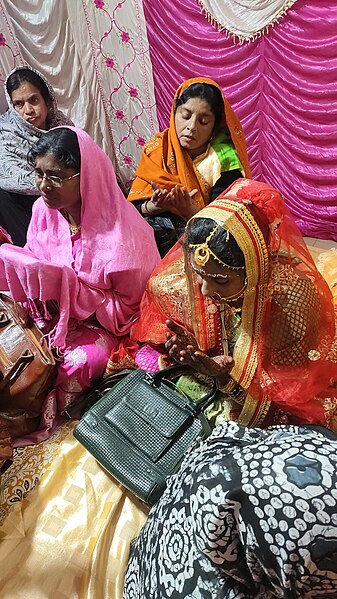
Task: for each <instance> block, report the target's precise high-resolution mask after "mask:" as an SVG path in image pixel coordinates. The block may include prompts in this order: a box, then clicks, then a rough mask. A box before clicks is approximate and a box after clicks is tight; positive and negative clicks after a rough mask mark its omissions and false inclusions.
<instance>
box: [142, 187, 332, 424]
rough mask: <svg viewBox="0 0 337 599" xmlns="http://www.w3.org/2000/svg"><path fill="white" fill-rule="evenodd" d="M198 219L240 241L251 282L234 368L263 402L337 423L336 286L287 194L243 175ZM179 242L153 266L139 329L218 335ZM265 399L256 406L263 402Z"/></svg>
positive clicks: (236, 377)
mask: <svg viewBox="0 0 337 599" xmlns="http://www.w3.org/2000/svg"><path fill="white" fill-rule="evenodd" d="M194 218H212V219H213V220H215V221H216V222H218V223H219V224H220V225H221V226H223V227H224V228H225V229H227V230H229V231H230V233H231V234H232V235H233V236H234V237H235V239H236V240H237V241H238V243H239V245H240V244H241V245H240V247H241V249H242V251H243V253H244V257H245V265H246V276H247V289H246V292H245V294H244V300H243V306H242V324H241V329H240V335H239V337H238V340H237V341H236V344H235V348H234V352H233V357H234V361H235V367H234V368H233V370H232V371H231V377H232V379H233V382H234V383H237V384H239V385H240V386H241V387H242V388H243V389H245V390H246V391H247V392H248V393H249V395H250V396H251V397H252V398H253V400H255V401H256V402H257V409H261V406H262V405H263V403H264V402H269V403H270V402H271V403H272V404H273V405H274V406H275V407H277V408H280V409H282V410H284V411H286V412H288V413H290V414H292V415H293V416H295V417H296V418H298V419H299V420H300V421H301V422H309V423H321V424H326V425H328V426H331V428H336V424H335V412H336V411H337V392H336V388H335V387H334V385H336V381H337V343H336V330H335V329H336V325H335V311H334V306H333V301H332V295H331V291H330V289H329V287H328V285H327V283H326V282H325V280H324V279H323V277H322V276H321V274H320V273H319V272H318V270H317V268H316V266H315V264H314V262H313V259H312V257H311V255H310V253H309V251H308V249H307V247H306V245H305V243H304V241H303V238H302V236H301V234H300V232H299V231H298V229H297V227H296V225H295V223H294V221H293V219H292V217H291V215H290V213H289V211H288V209H287V208H286V206H285V203H284V201H283V199H282V196H281V194H280V193H279V192H278V191H276V190H275V189H273V188H272V187H271V186H269V185H268V184H266V183H260V182H257V181H252V180H248V179H240V180H238V181H236V182H235V183H234V184H233V185H232V186H231V187H229V188H228V189H227V190H226V191H225V192H224V193H223V194H221V196H219V198H218V199H217V200H216V201H215V202H213V203H212V204H210V205H209V206H207V207H206V208H204V209H203V210H201V211H200V212H199V213H198V214H197V215H196V217H194ZM184 258H185V266H184V259H183V250H182V248H181V246H180V245H179V244H177V245H176V246H175V247H174V248H173V249H172V250H171V252H170V253H169V254H168V256H166V257H165V258H164V260H162V262H161V263H160V265H159V266H158V267H157V269H156V270H155V271H154V273H153V275H152V276H151V278H150V281H149V283H148V286H147V290H146V292H145V295H144V297H143V300H142V306H141V319H140V321H139V322H138V323H137V324H136V325H135V326H134V328H133V332H132V334H133V336H134V337H135V338H136V339H138V340H141V341H151V342H152V343H153V342H156V343H160V342H164V341H165V331H166V326H165V320H166V319H167V318H172V319H173V320H176V321H178V322H179V323H180V324H184V326H185V327H186V328H188V329H189V330H191V331H193V332H194V335H195V337H196V339H197V341H198V344H199V347H200V348H201V349H203V350H204V351H205V350H206V351H209V350H211V349H212V347H213V346H214V344H215V338H216V319H217V315H216V314H215V315H213V314H212V313H209V311H208V310H207V305H208V302H209V301H210V300H209V299H208V298H205V297H204V296H202V294H201V292H200V287H199V285H198V283H197V281H196V278H195V274H194V271H193V270H192V269H191V268H189V259H188V255H185V257H184ZM259 406H260V407H259Z"/></svg>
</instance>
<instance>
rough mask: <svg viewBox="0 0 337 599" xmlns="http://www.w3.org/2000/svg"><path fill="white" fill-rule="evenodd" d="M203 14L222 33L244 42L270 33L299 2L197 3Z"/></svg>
mask: <svg viewBox="0 0 337 599" xmlns="http://www.w3.org/2000/svg"><path fill="white" fill-rule="evenodd" d="M197 1H198V4H199V5H200V6H201V9H202V12H205V13H206V15H207V18H208V19H209V20H210V21H211V23H212V24H213V25H215V26H217V28H218V29H220V30H226V31H228V32H229V33H230V34H232V35H233V36H234V37H237V38H238V39H239V41H240V42H244V41H247V40H251V39H254V38H255V37H257V36H259V35H262V34H263V33H265V32H266V31H268V27H269V26H272V25H273V24H274V23H275V22H276V21H278V19H279V18H280V17H282V16H283V15H284V14H285V13H286V11H287V9H288V8H290V6H292V5H293V4H294V3H295V2H296V0H197Z"/></svg>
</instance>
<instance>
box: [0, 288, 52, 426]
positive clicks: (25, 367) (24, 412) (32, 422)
mask: <svg viewBox="0 0 337 599" xmlns="http://www.w3.org/2000/svg"><path fill="white" fill-rule="evenodd" d="M55 378H56V364H55V360H54V357H53V354H52V352H51V351H50V349H49V348H48V346H47V343H46V341H45V339H43V336H42V332H41V331H40V329H39V328H38V327H37V326H36V324H35V323H34V322H33V320H32V319H30V318H28V319H27V315H26V313H25V311H24V309H23V308H22V307H21V306H20V305H19V304H16V303H15V302H13V301H12V300H11V299H10V298H9V297H7V296H6V295H4V294H3V293H0V417H1V418H3V419H5V420H6V421H7V423H8V431H9V433H10V435H11V436H12V437H21V436H23V435H26V434H28V433H31V432H33V431H34V430H36V429H37V428H38V425H39V416H40V412H41V406H42V403H43V400H44V398H45V397H46V395H47V393H48V392H49V391H50V389H51V388H52V386H53V383H54V381H55Z"/></svg>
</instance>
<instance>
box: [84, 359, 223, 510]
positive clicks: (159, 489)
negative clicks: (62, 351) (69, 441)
mask: <svg viewBox="0 0 337 599" xmlns="http://www.w3.org/2000/svg"><path fill="white" fill-rule="evenodd" d="M124 372H125V371H124ZM184 372H186V369H184ZM178 374H182V368H181V366H179V365H177V366H173V367H170V368H166V369H164V370H161V371H159V372H157V373H155V374H153V375H150V374H147V373H146V372H144V370H134V371H126V372H125V374H124V377H123V378H122V380H120V379H121V376H123V372H122V373H118V375H111V376H110V377H108V378H107V379H106V381H105V383H104V382H103V383H101V385H100V389H99V390H97V388H96V389H95V390H93V392H92V393H93V398H94V399H93V401H95V400H96V401H97V399H98V396H100V399H98V401H97V403H95V404H94V405H93V406H92V407H91V408H90V409H89V410H88V412H86V413H85V414H84V416H83V417H82V418H81V420H80V421H79V423H78V424H77V426H76V427H75V429H74V436H75V437H76V439H78V441H80V442H81V443H82V445H84V446H85V447H86V448H87V449H88V451H89V452H90V453H91V454H92V455H93V456H94V457H95V458H96V459H97V460H98V461H99V462H100V463H101V464H102V466H103V467H104V468H105V469H106V470H107V471H108V472H109V473H110V474H112V475H113V476H114V478H116V479H117V480H118V481H119V482H121V483H122V484H123V485H124V486H125V487H127V488H128V489H129V490H130V491H132V492H133V493H134V494H135V495H136V496H137V497H139V498H140V499H141V500H142V501H144V502H146V503H149V504H150V505H153V504H154V503H155V502H156V501H157V500H158V499H159V497H160V496H161V495H162V493H163V491H164V489H165V486H166V482H165V481H166V477H167V476H169V475H170V474H173V473H174V472H176V470H177V469H178V468H179V465H180V462H181V460H182V459H183V457H184V455H185V452H186V451H187V449H188V448H189V446H190V445H191V443H193V441H194V440H195V439H196V438H198V437H202V438H205V437H207V436H208V435H209V434H210V432H211V429H210V426H209V424H208V422H207V419H206V417H205V415H204V413H203V410H204V409H205V408H206V407H207V406H208V405H209V404H210V403H212V402H213V401H214V398H215V395H216V391H215V390H212V391H211V392H210V393H208V394H207V395H206V396H204V397H203V398H202V399H201V400H199V401H197V402H196V401H192V400H191V399H190V398H188V397H187V396H182V395H180V394H178V392H177V391H176V390H175V385H174V384H173V383H172V381H171V380H170V379H171V377H172V376H174V377H176V376H178ZM116 376H117V377H118V379H119V382H117V383H115V380H116V379H115V377H116ZM104 385H105V387H104ZM88 399H89V403H90V398H88Z"/></svg>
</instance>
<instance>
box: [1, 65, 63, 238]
mask: <svg viewBox="0 0 337 599" xmlns="http://www.w3.org/2000/svg"><path fill="white" fill-rule="evenodd" d="M5 92H6V97H7V102H8V106H9V108H8V110H7V112H5V113H4V114H3V115H1V116H0V137H1V144H0V226H2V227H3V228H4V229H5V231H7V233H9V234H10V236H11V238H12V241H13V243H14V244H15V245H20V246H24V244H25V243H26V233H27V228H28V225H29V222H30V219H31V216H32V205H33V203H34V201H35V200H36V198H37V197H38V195H37V194H36V186H35V180H34V175H33V174H32V169H31V168H30V166H29V164H28V163H27V154H28V150H29V149H30V148H31V147H32V146H33V145H34V144H35V143H36V142H37V141H38V139H39V138H40V136H41V135H42V133H43V132H44V131H47V130H48V129H52V128H53V127H57V126H59V125H72V122H71V121H70V119H68V118H67V117H66V116H65V115H64V114H63V113H62V112H61V111H60V110H58V109H57V104H56V99H55V94H54V90H53V88H52V87H51V86H50V85H49V83H48V81H47V79H45V78H44V77H43V75H41V73H39V72H38V71H35V70H34V69H32V68H31V67H28V66H25V67H17V68H16V69H14V71H12V72H11V73H10V75H9V76H8V77H7V79H6V83H5Z"/></svg>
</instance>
